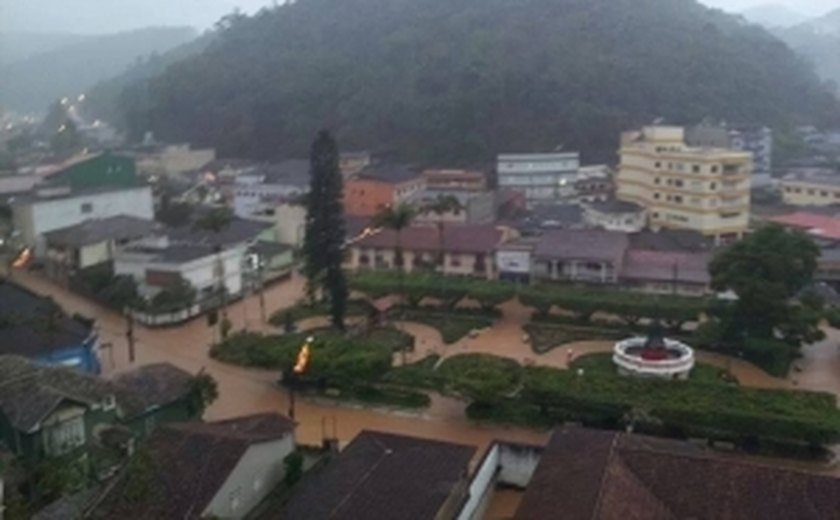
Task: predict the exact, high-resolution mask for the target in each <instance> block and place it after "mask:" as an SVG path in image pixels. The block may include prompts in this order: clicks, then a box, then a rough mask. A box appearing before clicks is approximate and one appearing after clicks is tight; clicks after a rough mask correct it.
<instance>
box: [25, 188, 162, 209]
mask: <svg viewBox="0 0 840 520" xmlns="http://www.w3.org/2000/svg"><path fill="white" fill-rule="evenodd" d="M141 189H145V190H149V189H151V187H150V186H149V185H148V184H138V185H137V186H97V187H93V188H75V189H70V188H69V187H66V186H44V187H36V188H35V190H33V191H30V192H28V193H24V194H22V195H17V196H15V197H14V200H13V201H12V202H11V205H13V206H25V205H27V204H35V203H39V202H47V201H53V200H63V199H72V198H76V197H84V196H90V195H102V194H105V193H115V192H119V191H135V190H141Z"/></svg>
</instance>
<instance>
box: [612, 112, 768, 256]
mask: <svg viewBox="0 0 840 520" xmlns="http://www.w3.org/2000/svg"><path fill="white" fill-rule="evenodd" d="M619 155H620V165H619V171H618V175H617V176H616V198H618V199H619V200H623V201H627V202H635V203H636V204H639V205H641V206H643V207H645V208H646V209H647V211H648V220H649V225H650V226H651V227H652V228H654V229H655V230H658V229H690V230H695V231H699V232H701V233H703V234H704V235H707V236H712V237H715V238H716V239H717V240H721V241H728V240H733V239H735V238H738V237H740V236H742V235H743V234H744V233H745V232H746V230H747V228H748V226H749V217H750V175H751V171H752V159H751V155H750V154H749V153H748V152H741V151H735V150H728V149H723V148H697V147H690V146H687V145H686V144H685V140H684V130H683V128H681V127H666V126H648V127H644V128H642V129H641V130H639V131H632V132H625V133H624V134H623V135H622V144H621V149H620V150H619Z"/></svg>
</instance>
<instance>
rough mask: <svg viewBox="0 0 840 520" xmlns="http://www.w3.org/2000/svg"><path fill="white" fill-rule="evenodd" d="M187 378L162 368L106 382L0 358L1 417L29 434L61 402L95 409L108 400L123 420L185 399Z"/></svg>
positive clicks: (64, 369) (141, 370) (57, 368)
mask: <svg viewBox="0 0 840 520" xmlns="http://www.w3.org/2000/svg"><path fill="white" fill-rule="evenodd" d="M190 379H191V376H190V375H189V374H188V373H187V372H185V371H183V370H181V369H178V368H175V367H173V366H171V365H168V364H165V363H164V364H159V365H151V366H149V367H140V368H138V369H135V370H132V371H130V372H126V373H125V374H123V375H122V376H120V377H118V378H117V379H115V380H113V381H108V380H106V379H103V378H100V377H97V376H93V375H90V374H86V373H83V372H80V371H78V370H75V369H72V368H69V367H63V366H57V365H39V364H37V363H35V362H34V361H30V360H28V359H26V358H23V357H19V356H0V413H2V414H3V415H5V416H6V418H7V419H8V420H9V422H10V423H11V424H12V426H14V427H15V428H16V429H18V430H20V431H24V432H29V431H33V430H34V429H37V427H38V425H39V423H40V422H41V421H42V420H43V419H44V418H46V417H47V416H48V415H49V414H50V413H51V412H52V411H53V410H54V409H55V408H56V406H58V405H59V404H61V403H62V402H63V401H72V402H77V403H81V404H86V405H94V404H98V403H102V402H103V401H104V400H105V398H106V397H109V396H112V397H115V398H116V404H117V407H118V408H119V410H120V413H121V414H122V415H123V416H124V417H134V416H136V415H140V414H142V413H143V412H145V411H147V410H149V409H150V408H154V407H156V406H162V405H164V404H169V403H171V402H173V401H175V400H177V399H178V398H181V397H184V396H186V395H187V393H188V391H189V387H188V384H187V382H188V380H190ZM179 392H180V393H179ZM176 395H177V397H175V396H176Z"/></svg>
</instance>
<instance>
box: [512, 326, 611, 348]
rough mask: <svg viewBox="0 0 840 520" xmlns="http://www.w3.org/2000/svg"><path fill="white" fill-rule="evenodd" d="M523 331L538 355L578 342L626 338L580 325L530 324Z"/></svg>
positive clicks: (598, 328)
mask: <svg viewBox="0 0 840 520" xmlns="http://www.w3.org/2000/svg"><path fill="white" fill-rule="evenodd" d="M523 330H524V331H525V333H526V334H528V338H529V340H530V343H531V350H533V351H534V352H535V353H537V354H545V353H546V352H549V351H551V350H553V349H555V348H557V347H559V346H562V345H565V344H568V343H574V342H576V341H602V340H617V339H620V338H622V337H624V334H622V333H621V332H620V331H617V330H613V329H608V328H600V327H584V326H578V325H549V324H544V323H528V324H526V325H525V326H524V327H523Z"/></svg>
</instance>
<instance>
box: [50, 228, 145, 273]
mask: <svg viewBox="0 0 840 520" xmlns="http://www.w3.org/2000/svg"><path fill="white" fill-rule="evenodd" d="M158 228H159V226H158V225H157V224H155V222H154V221H152V220H147V219H142V218H137V217H131V216H127V215H117V216H115V217H108V218H101V219H90V220H85V221H83V222H81V223H79V224H75V225H72V226H68V227H65V228H60V229H56V230H53V231H48V232H47V233H44V235H43V237H44V244H45V248H46V254H45V256H44V267H45V269H46V272H47V275H48V276H49V277H50V278H52V279H53V280H58V281H67V280H68V279H69V278H71V277H72V276H73V275H75V274H76V273H77V272H78V271H80V270H83V269H87V268H89V267H93V266H95V265H100V264H103V263H109V262H111V261H112V260H113V259H114V255H115V254H116V252H117V248H118V247H121V246H124V245H126V244H127V243H129V242H132V241H135V240H139V239H141V238H144V237H147V236H149V235H152V234H155V233H157V231H158Z"/></svg>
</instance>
